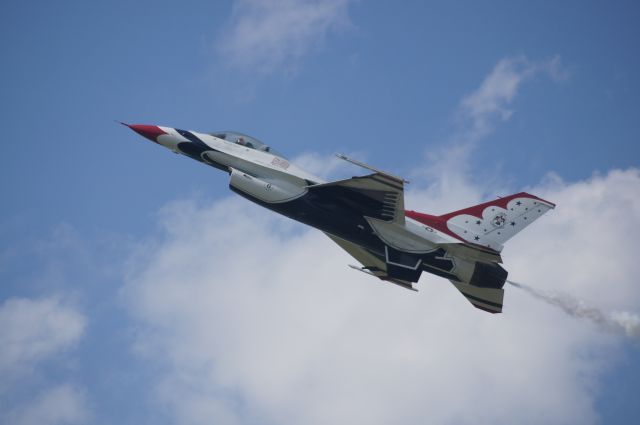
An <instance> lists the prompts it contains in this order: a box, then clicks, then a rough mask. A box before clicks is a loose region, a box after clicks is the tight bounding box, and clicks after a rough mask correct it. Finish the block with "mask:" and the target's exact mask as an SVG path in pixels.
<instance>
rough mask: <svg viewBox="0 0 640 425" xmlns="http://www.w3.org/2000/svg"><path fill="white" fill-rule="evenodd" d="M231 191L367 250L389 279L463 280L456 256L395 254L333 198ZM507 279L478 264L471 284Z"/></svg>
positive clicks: (497, 269)
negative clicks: (269, 198) (275, 199)
mask: <svg viewBox="0 0 640 425" xmlns="http://www.w3.org/2000/svg"><path fill="white" fill-rule="evenodd" d="M230 188H231V190H233V191H234V192H236V193H238V194H239V195H241V196H243V197H245V198H246V199H249V200H250V201H252V202H255V203H257V204H259V205H261V206H263V207H265V208H268V209H270V210H272V211H275V212H277V213H280V214H282V215H284V216H286V217H289V218H291V219H293V220H296V221H298V222H300V223H303V224H306V225H308V226H312V227H314V228H316V229H318V230H321V231H323V232H325V233H327V234H328V235H333V236H335V237H338V238H340V239H343V240H345V241H348V242H351V243H353V244H355V245H358V246H359V247H361V248H364V249H366V250H367V251H368V252H369V253H370V254H372V255H374V256H375V257H377V258H378V259H379V260H380V261H382V262H384V263H386V266H387V267H386V274H387V275H388V276H389V277H391V278H394V279H400V280H402V281H407V282H417V281H418V280H419V278H420V275H421V274H422V272H423V271H425V272H428V273H431V274H434V275H437V276H440V277H443V278H446V279H449V280H452V281H461V280H462V279H460V277H459V276H458V275H457V274H456V258H455V256H453V255H452V254H451V253H449V252H447V251H446V250H445V249H443V248H440V247H438V248H435V249H433V250H431V251H428V252H424V253H408V252H403V251H400V250H397V249H395V248H393V247H391V246H389V245H387V244H385V243H384V242H383V241H382V240H381V239H380V238H379V237H378V236H377V235H376V234H375V231H374V229H373V228H372V227H371V225H370V224H369V222H368V221H367V220H366V219H365V218H364V216H363V215H362V213H361V211H358V210H354V209H352V208H350V207H349V206H348V205H339V203H340V202H338V201H336V199H335V198H332V197H326V198H325V197H321V196H318V195H317V194H315V193H311V192H310V193H307V194H305V195H303V196H301V197H299V198H297V199H294V200H292V201H288V202H280V203H267V202H264V201H261V200H260V199H257V198H255V197H253V196H251V195H249V194H247V193H244V192H242V191H240V190H237V189H236V188H234V187H233V186H230ZM342 199H344V198H342ZM457 261H458V262H461V261H463V260H461V259H458V260H457ZM416 265H417V267H416ZM373 271H375V270H373ZM506 278H507V271H506V270H504V269H503V268H502V267H500V266H499V265H497V264H495V265H493V264H485V263H477V264H476V270H475V272H474V273H473V276H472V279H471V281H472V282H473V284H478V285H479V286H481V287H486V288H502V287H503V286H504V283H505V281H506Z"/></svg>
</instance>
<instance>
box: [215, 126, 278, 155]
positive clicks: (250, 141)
mask: <svg viewBox="0 0 640 425" xmlns="http://www.w3.org/2000/svg"><path fill="white" fill-rule="evenodd" d="M209 134H210V135H212V136H214V137H217V138H218V139H222V140H226V141H227V142H231V143H236V144H238V145H242V146H245V147H247V148H251V149H255V150H258V151H262V152H269V153H270V154H273V155H277V156H280V157H281V156H282V155H280V154H279V153H278V152H276V151H274V150H273V149H271V148H270V147H269V146H267V145H266V144H265V143H262V142H261V141H260V140H258V139H256V138H255V137H251V136H248V135H246V134H242V133H238V132H235V131H221V132H216V133H209Z"/></svg>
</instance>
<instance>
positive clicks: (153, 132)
mask: <svg viewBox="0 0 640 425" xmlns="http://www.w3.org/2000/svg"><path fill="white" fill-rule="evenodd" d="M125 125H126V126H127V127H129V128H130V129H131V130H133V131H135V132H136V133H138V134H139V135H141V136H143V137H146V138H147V139H149V140H151V141H152V142H156V143H157V142H158V136H160V135H161V134H167V133H165V132H164V131H162V129H160V127H158V126H156V125H144V124H125Z"/></svg>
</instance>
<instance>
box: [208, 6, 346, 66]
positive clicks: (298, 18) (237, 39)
mask: <svg viewBox="0 0 640 425" xmlns="http://www.w3.org/2000/svg"><path fill="white" fill-rule="evenodd" d="M348 5H349V0H236V1H235V2H234V4H233V13H232V17H231V21H230V22H229V24H228V28H226V31H225V32H224V33H223V35H222V36H221V38H220V39H219V40H218V50H219V52H220V53H221V55H222V58H223V59H224V60H225V61H227V62H228V64H229V65H231V66H232V67H235V68H240V69H243V70H245V71H249V72H251V73H269V72H271V71H273V70H274V69H276V68H281V67H284V68H288V69H290V68H293V67H295V65H296V63H297V61H298V60H300V58H302V57H303V56H304V55H305V54H306V53H307V52H308V51H309V50H311V49H312V48H313V47H314V46H317V45H318V44H319V43H321V42H322V41H323V40H324V39H325V38H326V36H327V35H328V34H329V33H330V32H332V31H336V30H340V29H344V28H346V27H348V26H349V25H350V19H349V16H348V10H347V9H348Z"/></svg>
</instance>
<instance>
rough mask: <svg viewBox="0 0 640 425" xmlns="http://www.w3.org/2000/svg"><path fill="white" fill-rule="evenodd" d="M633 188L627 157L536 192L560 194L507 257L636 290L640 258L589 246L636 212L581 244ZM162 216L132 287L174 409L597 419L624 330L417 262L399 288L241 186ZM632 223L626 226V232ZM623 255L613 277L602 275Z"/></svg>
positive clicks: (576, 282) (615, 297) (520, 274)
mask: <svg viewBox="0 0 640 425" xmlns="http://www.w3.org/2000/svg"><path fill="white" fill-rule="evenodd" d="M621 179H623V180H626V181H627V182H628V185H627V186H626V187H624V188H620V180H621ZM639 187H640V175H639V174H638V171H637V170H628V171H616V172H612V173H610V174H609V175H607V176H604V177H600V178H597V179H593V180H589V181H585V182H579V183H575V184H561V185H558V186H556V187H555V188H554V189H544V188H541V189H539V191H538V193H541V194H544V195H545V196H548V197H549V198H550V199H552V200H554V201H557V202H558V203H559V207H558V209H557V210H556V211H553V212H551V213H550V214H549V217H545V218H543V219H541V220H539V222H537V223H535V231H525V232H524V234H522V235H520V236H518V237H517V238H515V239H514V242H515V241H517V242H518V243H517V244H515V245H513V246H510V245H508V246H507V249H506V251H505V258H506V267H507V268H508V269H509V270H510V271H511V273H512V275H513V277H514V279H516V280H522V281H524V282H530V283H531V284H533V285H537V286H539V287H542V288H544V287H555V288H557V287H559V286H561V287H562V288H563V289H564V290H566V291H570V292H572V293H577V294H582V295H584V296H585V297H588V298H590V299H591V301H592V302H594V303H596V304H597V301H598V300H599V299H600V295H601V294H605V296H604V299H605V301H604V302H603V305H604V306H608V307H613V306H618V307H620V308H628V307H629V306H630V305H633V302H634V301H633V300H637V299H638V297H639V296H640V291H638V289H637V285H635V281H634V279H633V278H632V276H637V272H638V270H637V268H638V266H637V265H636V263H635V262H633V261H625V258H626V257H623V258H619V259H616V261H612V260H611V257H606V258H607V260H606V261H595V258H594V261H591V257H592V256H593V257H595V256H596V254H595V253H594V254H591V253H590V250H593V247H598V248H599V249H598V252H600V253H602V252H616V253H620V252H623V251H624V249H625V248H626V249H627V250H629V251H630V252H631V253H632V252H633V250H634V248H633V243H634V242H633V241H634V240H635V239H636V238H637V237H638V236H640V235H639V234H638V230H636V229H640V220H639V219H638V217H640V215H638V214H635V215H634V214H629V215H628V216H627V220H626V221H621V220H614V221H607V226H606V227H607V230H608V232H612V233H613V235H614V236H610V235H608V234H604V233H600V232H592V233H590V236H589V238H588V240H589V244H588V245H587V246H583V245H582V244H583V242H584V239H585V236H584V233H585V232H589V230H588V229H585V228H584V227H583V224H584V223H591V225H593V224H594V223H597V222H599V221H600V220H602V218H601V217H602V216H603V215H604V217H610V216H611V215H612V214H623V213H624V212H621V211H619V210H623V211H624V210H627V207H628V206H629V205H628V204H627V202H628V201H629V200H630V199H634V198H636V199H640V196H638V195H640V193H638V192H639V191H638V188H639ZM598 188H600V189H601V190H602V192H606V193H607V195H606V197H605V198H602V197H601V195H602V192H601V191H600V190H598ZM616 188H619V189H616ZM580 193H582V194H584V196H586V198H582V195H580V196H578V194H580ZM588 194H591V195H590V196H589V195H588ZM478 196H479V195H478ZM409 201H410V200H409ZM434 201H435V202H437V201H438V199H437V198H436V199H435V200H434ZM457 202H458V204H459V205H458V206H464V205H467V204H468V201H467V200H466V199H464V198H463V197H460V198H459V199H458V200H457ZM584 205H591V206H592V207H591V208H583V206H584ZM627 211H628V210H627ZM632 211H633V210H632ZM574 216H580V220H579V221H578V222H574V220H573V218H572V217H574ZM193 223H198V225H197V226H194V225H193ZM162 224H163V226H165V229H166V239H165V240H164V241H163V242H162V243H160V244H159V245H157V246H156V247H154V249H153V251H154V254H153V255H152V256H151V257H150V259H149V262H148V263H147V264H145V265H144V266H143V267H142V268H141V269H140V270H139V271H138V272H137V273H136V274H135V277H134V278H133V279H132V280H131V282H129V284H128V287H127V288H126V295H127V298H128V299H129V300H130V302H131V308H132V309H133V310H134V311H136V312H137V314H138V317H139V319H141V320H142V321H143V322H144V323H146V324H147V325H148V326H149V333H148V334H146V333H145V336H142V337H141V338H142V342H143V343H144V344H145V345H146V346H147V349H149V350H150V352H149V355H150V356H151V357H154V356H157V355H160V356H161V359H162V360H163V361H166V362H167V364H168V371H169V372H168V373H167V375H166V376H164V378H163V380H162V382H161V383H160V385H159V386H158V387H157V391H158V394H159V396H161V397H162V399H163V401H165V402H168V403H169V404H170V406H172V407H173V408H174V409H175V410H174V413H175V414H176V415H177V419H178V420H179V421H181V422H185V423H201V422H202V423H204V422H206V421H208V420H210V419H211V418H212V417H214V418H216V417H217V418H219V419H220V420H221V421H222V422H224V423H234V422H238V423H243V422H246V421H247V417H263V418H265V420H266V421H267V422H268V421H272V422H275V423H285V424H286V423H312V424H313V423H332V422H341V421H348V422H350V423H374V424H375V423H389V422H390V421H394V422H401V423H424V418H425V417H428V418H430V422H433V423H446V422H456V423H495V422H516V423H539V422H541V421H542V422H547V423H548V422H551V423H593V422H595V421H596V414H595V411H594V407H593V397H594V392H593V388H594V387H595V386H596V385H597V377H598V374H599V373H600V371H601V370H602V367H603V363H604V362H605V360H606V359H607V358H608V356H609V354H610V352H611V350H612V349H613V347H614V345H611V344H612V342H615V340H612V339H610V337H607V336H606V335H601V334H600V333H599V331H598V329H597V328H593V327H591V326H590V325H588V324H584V323H581V322H577V321H575V320H572V319H571V318H569V317H565V316H563V315H562V314H561V313H559V312H556V311H554V310H549V308H548V307H546V306H545V305H544V304H540V303H536V302H535V301H534V300H533V299H531V298H529V297H527V296H526V295H525V294H524V293H522V292H519V291H518V290H517V289H515V288H508V289H507V290H508V294H507V298H506V309H505V314H503V315H501V316H490V315H487V314H485V313H483V312H480V311H478V310H475V309H473V308H472V307H471V306H470V305H469V304H468V303H467V302H466V300H464V299H463V298H462V297H461V296H460V294H458V293H457V291H456V290H455V289H454V288H453V287H451V286H450V285H449V284H448V282H446V281H445V280H442V279H440V278H437V277H433V276H424V277H423V279H422V280H421V283H420V284H419V287H420V289H421V292H420V293H419V294H413V293H410V292H408V291H403V290H401V289H399V288H396V287H394V286H393V285H388V284H384V283H381V282H379V281H377V280H376V279H373V278H369V277H367V276H364V275H361V274H359V273H356V272H353V271H352V270H349V269H348V268H346V264H348V263H350V262H353V260H352V259H351V258H350V257H348V256H347V255H346V254H345V253H343V252H342V251H341V250H340V249H339V248H338V247H337V246H335V245H333V244H332V243H331V242H330V241H329V240H328V239H327V238H326V237H324V236H323V235H322V234H321V233H319V232H317V231H313V230H309V231H303V232H296V233H295V234H293V235H292V234H290V232H289V230H290V229H289V225H288V224H287V222H286V221H285V220H284V219H281V218H279V217H276V216H273V215H270V214H269V213H268V212H264V213H262V212H260V210H259V208H258V207H255V206H253V205H249V204H247V203H246V202H245V201H243V200H240V199H226V200H223V201H220V202H215V203H213V204H211V205H200V206H198V205H195V204H193V203H191V202H189V201H185V202H181V203H177V204H174V205H172V206H170V207H169V208H167V209H166V210H165V212H164V214H163V219H162ZM622 233H627V234H628V235H629V236H630V238H628V239H627V240H629V242H628V243H627V244H624V245H623V246H619V245H620V240H625V238H620V239H617V236H618V235H620V234H622ZM555 244H560V245H561V247H559V249H558V247H556V246H555ZM628 255H632V254H628ZM574 258H586V259H587V263H586V264H589V266H588V267H585V265H584V264H581V265H579V266H577V265H576V264H575V261H576V260H574ZM612 263H613V264H612ZM576 266H577V268H576ZM614 267H615V268H616V269H617V274H616V279H615V290H613V289H612V286H611V283H608V284H607V285H604V284H603V281H602V279H601V277H602V276H603V275H604V274H606V273H608V272H609V270H610V269H611V268H614ZM585 269H586V270H585ZM583 270H584V271H583ZM576 275H577V277H576ZM612 293H613V294H612ZM607 299H608V300H607ZM629 299H631V300H632V301H629ZM635 305H637V302H636V304H635ZM584 351H589V352H590V353H591V355H590V356H589V357H587V358H585V357H584V356H581V355H579V353H580V352H584ZM550 387H553V388H554V391H548V388H550ZM539 412H545V413H544V417H543V418H542V420H541V418H540V416H539Z"/></svg>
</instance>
